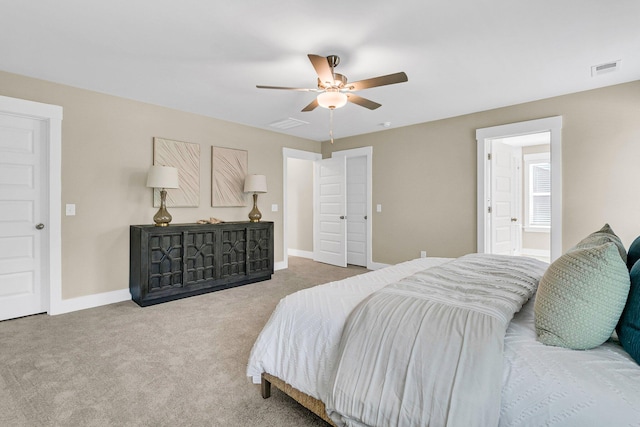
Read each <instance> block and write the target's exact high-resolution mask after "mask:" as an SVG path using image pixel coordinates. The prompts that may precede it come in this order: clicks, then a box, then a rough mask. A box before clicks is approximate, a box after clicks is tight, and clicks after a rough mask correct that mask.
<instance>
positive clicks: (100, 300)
mask: <svg viewBox="0 0 640 427" xmlns="http://www.w3.org/2000/svg"><path fill="white" fill-rule="evenodd" d="M123 301H131V294H130V293H129V289H119V290H117V291H111V292H102V293H99V294H93V295H86V296H82V297H77V298H69V299H65V300H62V301H60V303H59V304H58V305H57V306H56V312H55V313H50V314H64V313H71V312H72V311H78V310H86V309H88V308H95V307H100V306H103V305H108V304H114V303H117V302H123Z"/></svg>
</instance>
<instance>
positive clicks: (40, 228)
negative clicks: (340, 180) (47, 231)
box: [36, 223, 44, 230]
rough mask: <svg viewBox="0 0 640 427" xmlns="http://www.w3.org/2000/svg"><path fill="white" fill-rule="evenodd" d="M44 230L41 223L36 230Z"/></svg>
mask: <svg viewBox="0 0 640 427" xmlns="http://www.w3.org/2000/svg"><path fill="white" fill-rule="evenodd" d="M43 228H44V224H43V223H40V224H38V225H36V230H42V229H43Z"/></svg>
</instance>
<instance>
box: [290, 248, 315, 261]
mask: <svg viewBox="0 0 640 427" xmlns="http://www.w3.org/2000/svg"><path fill="white" fill-rule="evenodd" d="M287 255H289V256H297V257H300V258H309V259H313V252H312V251H301V250H300V249H287Z"/></svg>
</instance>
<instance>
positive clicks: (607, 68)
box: [591, 59, 620, 77]
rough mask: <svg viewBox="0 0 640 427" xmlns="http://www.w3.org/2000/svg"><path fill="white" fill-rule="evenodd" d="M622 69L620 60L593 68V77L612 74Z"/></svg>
mask: <svg viewBox="0 0 640 427" xmlns="http://www.w3.org/2000/svg"><path fill="white" fill-rule="evenodd" d="M619 68H620V60H619V59H618V60H617V61H611V62H607V63H605V64H600V65H594V66H592V67H591V77H595V76H599V75H600V74H606V73H612V72H614V71H618V69H619Z"/></svg>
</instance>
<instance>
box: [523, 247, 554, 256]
mask: <svg viewBox="0 0 640 427" xmlns="http://www.w3.org/2000/svg"><path fill="white" fill-rule="evenodd" d="M520 255H523V256H546V257H548V256H549V251H545V250H544V249H527V248H523V249H522V252H520Z"/></svg>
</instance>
